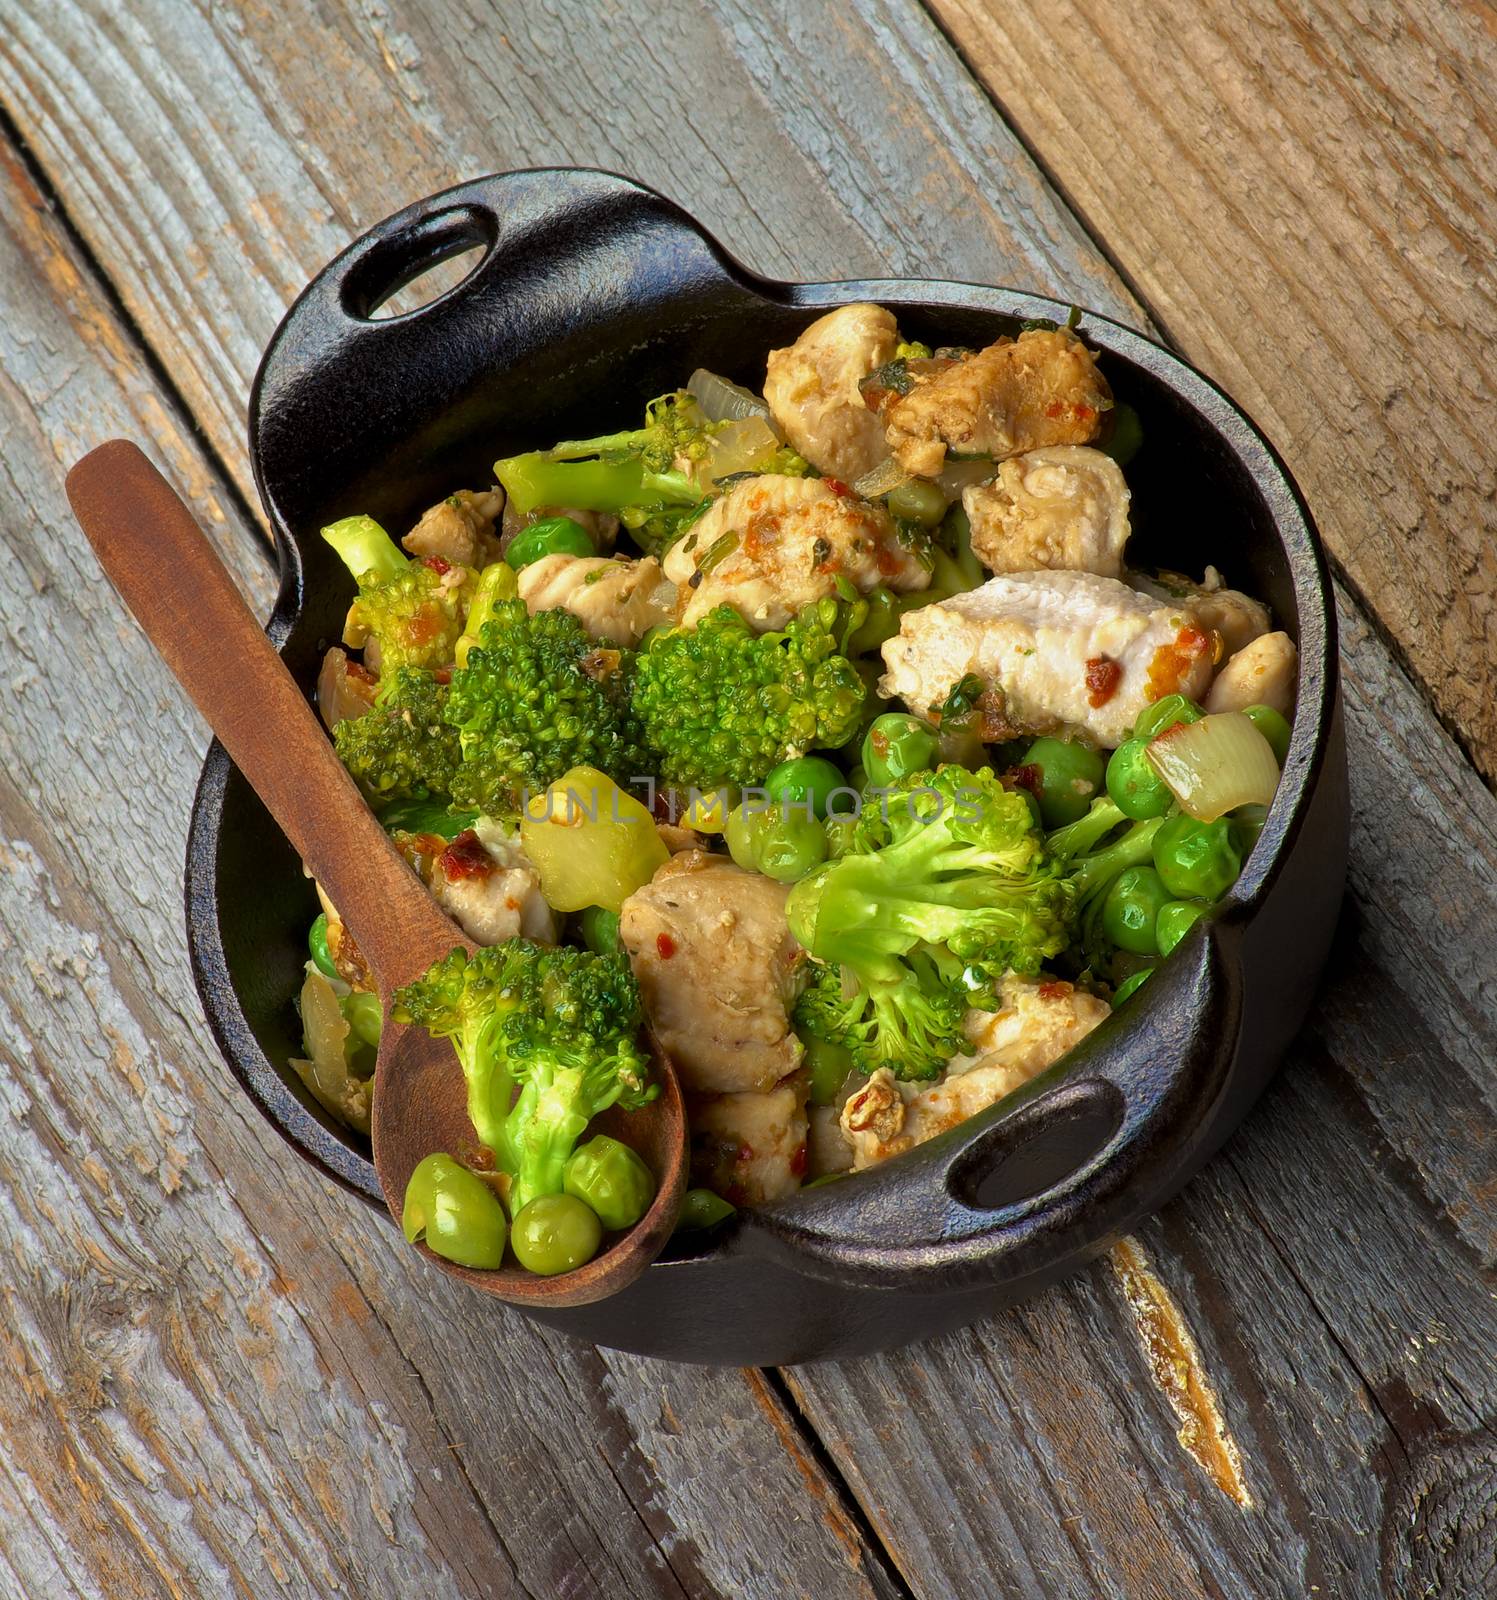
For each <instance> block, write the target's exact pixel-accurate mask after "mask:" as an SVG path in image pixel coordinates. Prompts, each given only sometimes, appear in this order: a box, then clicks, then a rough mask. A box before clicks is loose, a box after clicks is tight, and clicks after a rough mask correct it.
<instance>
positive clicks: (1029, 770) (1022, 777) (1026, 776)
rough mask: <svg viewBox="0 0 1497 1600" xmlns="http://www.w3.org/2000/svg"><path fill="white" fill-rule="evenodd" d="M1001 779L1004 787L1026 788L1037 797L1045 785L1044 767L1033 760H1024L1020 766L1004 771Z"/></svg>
mask: <svg viewBox="0 0 1497 1600" xmlns="http://www.w3.org/2000/svg"><path fill="white" fill-rule="evenodd" d="M1001 781H1002V783H1003V787H1004V788H1005V789H1028V791H1029V792H1030V794H1032V795H1033V796H1034V797H1035V798H1036V799H1038V798H1039V796H1040V792H1041V790H1043V788H1044V787H1045V769H1044V768H1043V767H1041V766H1039V765H1038V764H1037V763H1035V762H1033V761H1030V762H1026V763H1025V765H1024V766H1022V767H1014V768H1013V769H1012V771H1009V772H1005V773H1004V774H1003V778H1002V780H1001Z"/></svg>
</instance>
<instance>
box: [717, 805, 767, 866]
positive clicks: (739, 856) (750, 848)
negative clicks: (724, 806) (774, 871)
mask: <svg viewBox="0 0 1497 1600" xmlns="http://www.w3.org/2000/svg"><path fill="white" fill-rule="evenodd" d="M769 820H770V818H769V812H768V811H767V810H766V809H765V808H764V807H762V806H755V807H754V808H753V809H752V810H751V809H749V807H748V806H747V805H746V804H739V805H736V806H734V807H733V809H732V810H731V811H730V812H729V813H728V825H727V827H726V828H725V829H724V830H723V837H724V838H725V839H726V840H727V845H728V854H729V855H730V856H731V857H732V858H733V860H734V861H735V862H736V863H737V864H738V865H739V866H740V867H742V868H743V870H744V871H745V872H757V871H758V870H759V840H760V837H761V836H762V835H763V833H764V831H765V829H766V828H767V827H768V826H769Z"/></svg>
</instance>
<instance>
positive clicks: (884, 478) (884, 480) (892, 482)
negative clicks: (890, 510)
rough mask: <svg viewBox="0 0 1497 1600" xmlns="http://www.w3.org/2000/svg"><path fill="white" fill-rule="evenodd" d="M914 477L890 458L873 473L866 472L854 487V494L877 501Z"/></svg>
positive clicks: (881, 463) (882, 462) (880, 463)
mask: <svg viewBox="0 0 1497 1600" xmlns="http://www.w3.org/2000/svg"><path fill="white" fill-rule="evenodd" d="M913 476H914V474H913V473H910V472H906V471H905V469H904V468H903V467H902V466H900V464H899V463H898V462H897V461H896V460H895V459H894V457H893V456H889V457H888V458H887V459H886V460H883V461H881V462H879V464H878V465H877V466H876V467H875V468H874V469H873V470H872V471H871V472H865V473H864V474H863V476H862V477H861V478H859V479H858V480H857V481H856V482H855V483H854V484H853V486H852V492H853V493H854V494H856V495H860V496H861V497H862V498H863V499H864V500H876V499H878V497H879V496H880V495H881V494H888V492H889V491H890V490H891V489H897V488H898V487H899V486H900V484H902V483H908V482H909V481H910V479H911V478H912V477H913Z"/></svg>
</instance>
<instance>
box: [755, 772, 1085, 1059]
mask: <svg viewBox="0 0 1497 1600" xmlns="http://www.w3.org/2000/svg"><path fill="white" fill-rule="evenodd" d="M1071 900H1072V891H1071V889H1070V887H1069V885H1068V884H1067V882H1066V881H1065V879H1064V877H1063V875H1062V872H1061V869H1060V867H1059V866H1058V865H1057V864H1056V863H1055V862H1054V861H1052V860H1051V858H1050V856H1049V854H1048V852H1047V851H1046V849H1045V845H1044V841H1043V839H1042V838H1041V836H1040V835H1039V833H1038V832H1037V831H1036V829H1035V828H1034V827H1033V825H1032V822H1031V818H1030V814H1029V809H1028V807H1027V806H1026V805H1025V803H1024V801H1023V800H1022V799H1020V797H1019V796H1018V795H1016V794H1013V793H1011V792H1010V791H1008V790H1006V789H1004V788H1003V787H1002V785H1001V784H1000V783H999V781H998V779H997V778H995V777H994V776H993V773H992V772H991V770H989V769H987V768H983V769H982V770H981V771H979V772H976V773H971V772H967V771H964V770H963V769H962V768H960V767H946V768H943V769H942V770H941V771H939V772H918V773H914V774H912V775H911V776H910V777H908V778H906V779H904V780H902V781H901V783H899V784H898V785H896V786H895V787H894V791H893V793H892V794H891V795H890V796H889V797H888V799H887V800H886V801H885V802H884V804H883V805H882V806H879V807H870V808H869V809H867V810H865V812H864V814H863V816H862V817H861V818H860V819H859V821H858V824H857V829H856V831H855V833H854V835H853V843H852V850H851V852H850V853H849V854H847V855H844V856H843V857H842V858H841V859H840V860H838V861H834V862H832V863H830V864H828V865H827V866H824V867H822V868H821V869H820V870H819V871H816V872H813V873H812V874H811V875H810V876H809V877H807V878H803V879H802V880H801V881H800V882H799V883H797V884H796V886H795V887H794V888H793V889H792V890H791V891H790V897H789V900H788V901H787V903H786V908H785V909H786V916H787V919H788V921H789V924H790V931H791V933H792V934H794V936H795V938H796V939H797V940H798V941H799V942H800V944H801V945H802V947H803V948H804V949H806V950H807V951H808V952H809V953H810V954H811V956H813V957H814V958H815V961H816V963H818V965H817V966H816V967H814V968H813V972H812V979H811V984H810V986H809V988H808V989H807V990H806V992H805V993H804V994H803V995H802V997H801V999H800V1001H799V1003H798V1004H797V1006H796V1011H795V1016H796V1020H797V1022H798V1024H799V1025H800V1027H801V1028H802V1030H803V1031H804V1032H805V1033H809V1034H812V1035H815V1036H816V1037H818V1038H821V1039H827V1040H830V1041H831V1042H832V1043H834V1044H841V1045H844V1046H845V1047H846V1048H847V1049H848V1050H849V1051H850V1052H851V1054H852V1060H853V1065H854V1066H855V1067H856V1068H857V1069H858V1070H859V1071H860V1072H865V1073H872V1072H873V1071H875V1070H876V1069H877V1068H878V1067H881V1066H887V1067H889V1068H890V1069H891V1070H892V1071H893V1072H894V1073H895V1074H896V1076H898V1077H902V1078H930V1077H935V1076H937V1075H938V1074H939V1073H940V1071H941V1069H942V1067H943V1066H944V1065H945V1063H946V1061H947V1060H949V1059H950V1057H951V1056H952V1055H954V1054H955V1053H956V1052H957V1050H958V1049H960V1048H961V1045H962V1042H963V1040H962V1033H961V1025H962V1020H963V1018H964V1016H965V1014H966V1011H967V1009H968V1007H969V1006H973V1005H976V1006H984V1005H987V1006H991V1005H993V1004H995V1003H996V999H995V986H996V984H997V981H998V979H999V978H1000V977H1001V976H1002V974H1004V973H1005V972H1011V971H1012V972H1022V973H1034V972H1037V971H1038V970H1039V966H1040V963H1041V962H1042V961H1044V960H1045V959H1047V958H1048V957H1050V956H1053V955H1056V954H1058V953H1059V952H1060V951H1061V950H1063V949H1064V948H1065V946H1066V944H1067V942H1068V938H1069V935H1070V916H1071Z"/></svg>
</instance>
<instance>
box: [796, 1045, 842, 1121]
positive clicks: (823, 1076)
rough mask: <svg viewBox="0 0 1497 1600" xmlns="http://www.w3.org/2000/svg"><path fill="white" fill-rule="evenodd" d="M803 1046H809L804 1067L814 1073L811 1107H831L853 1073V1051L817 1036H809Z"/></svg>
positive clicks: (803, 1061)
mask: <svg viewBox="0 0 1497 1600" xmlns="http://www.w3.org/2000/svg"><path fill="white" fill-rule="evenodd" d="M801 1043H802V1044H803V1045H804V1046H805V1047H806V1053H805V1056H804V1057H803V1058H802V1062H801V1064H802V1066H804V1067H806V1068H808V1069H809V1070H810V1074H811V1087H810V1092H809V1094H810V1101H811V1104H812V1105H813V1106H829V1105H831V1104H832V1102H833V1101H834V1100H835V1099H836V1098H837V1091H838V1090H839V1089H840V1088H841V1087H842V1085H843V1084H844V1083H846V1082H847V1077H848V1074H849V1073H850V1072H851V1071H852V1052H851V1051H850V1050H848V1049H847V1048H846V1047H845V1046H843V1045H840V1044H833V1043H832V1041H831V1040H830V1039H819V1038H817V1036H816V1035H815V1034H814V1033H808V1034H806V1035H805V1036H804V1037H803V1038H802V1040H801Z"/></svg>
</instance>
